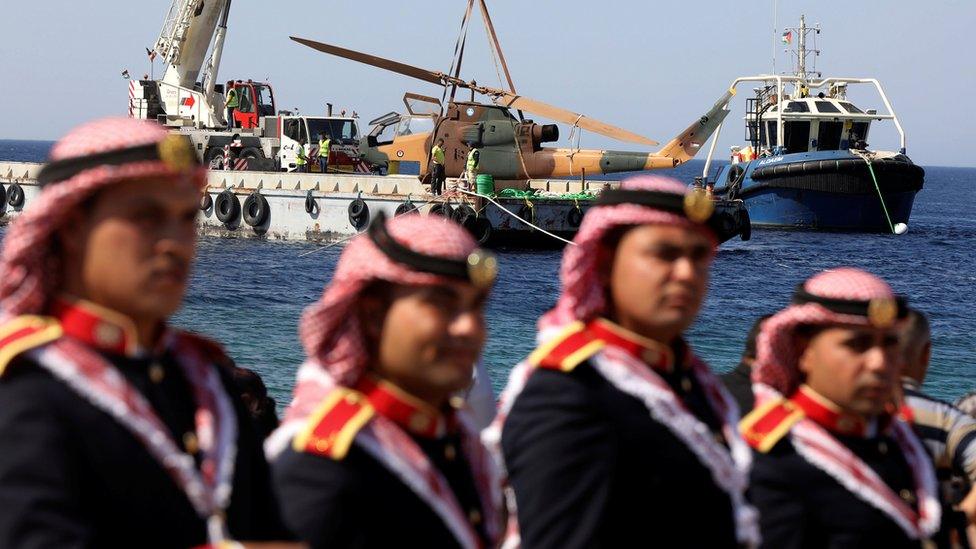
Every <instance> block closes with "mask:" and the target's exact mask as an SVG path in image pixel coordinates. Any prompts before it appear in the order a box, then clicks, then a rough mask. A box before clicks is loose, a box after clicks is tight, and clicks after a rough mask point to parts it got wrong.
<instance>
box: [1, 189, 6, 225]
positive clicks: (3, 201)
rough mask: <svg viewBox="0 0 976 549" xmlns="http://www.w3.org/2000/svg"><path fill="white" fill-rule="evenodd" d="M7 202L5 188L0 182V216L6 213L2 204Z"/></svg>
mask: <svg viewBox="0 0 976 549" xmlns="http://www.w3.org/2000/svg"><path fill="white" fill-rule="evenodd" d="M6 203H7V189H6V188H4V186H3V184H0V217H3V214H5V213H7V208H5V207H4V205H5V204H6Z"/></svg>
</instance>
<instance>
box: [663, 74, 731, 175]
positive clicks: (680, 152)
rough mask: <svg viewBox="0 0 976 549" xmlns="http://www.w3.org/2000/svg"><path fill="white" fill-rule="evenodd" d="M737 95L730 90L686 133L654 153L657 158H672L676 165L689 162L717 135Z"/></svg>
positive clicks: (686, 130) (683, 132)
mask: <svg viewBox="0 0 976 549" xmlns="http://www.w3.org/2000/svg"><path fill="white" fill-rule="evenodd" d="M733 95H735V90H734V89H732V88H730V89H729V90H728V91H726V92H725V94H723V95H722V97H720V98H719V100H718V101H716V102H715V104H714V105H712V108H711V109H709V110H708V112H706V113H705V114H703V115H702V116H701V117H699V118H698V120H695V121H694V122H693V123H692V124H691V125H690V126H688V127H687V128H685V130H684V131H682V132H681V133H679V134H678V135H677V136H675V138H674V139H672V140H671V141H668V142H667V143H666V144H665V145H664V146H663V147H661V149H660V150H659V151H657V152H656V153H654V156H656V157H663V158H670V159H672V160H673V161H674V165H675V166H677V165H678V164H681V163H684V162H687V161H689V160H691V159H692V158H694V157H695V155H696V154H698V150H699V149H701V147H702V145H704V144H705V142H706V141H708V138H709V137H711V136H712V134H713V133H715V130H716V128H718V127H719V125H720V124H721V123H722V121H723V120H725V117H726V116H728V115H729V108H728V104H729V100H731V99H732V96H733Z"/></svg>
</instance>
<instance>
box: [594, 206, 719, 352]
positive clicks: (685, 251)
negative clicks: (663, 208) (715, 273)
mask: <svg viewBox="0 0 976 549" xmlns="http://www.w3.org/2000/svg"><path fill="white" fill-rule="evenodd" d="M713 256H714V250H713V248H712V244H711V242H710V241H709V240H708V238H707V237H705V236H704V235H703V234H701V233H699V232H698V231H695V230H692V229H685V228H681V227H670V226H663V225H641V226H638V227H635V228H633V229H630V230H629V231H627V232H626V233H625V234H624V235H623V237H622V238H621V239H620V243H619V244H618V245H617V248H616V252H615V253H614V255H613V257H612V259H611V267H610V272H609V281H608V282H609V290H610V291H609V294H610V299H611V301H612V305H613V316H614V318H613V320H615V321H616V322H618V323H620V324H621V325H622V326H624V327H625V328H628V329H630V330H633V331H635V332H637V333H639V334H641V335H644V336H646V337H650V338H653V339H656V340H658V341H661V342H664V343H670V342H671V340H673V339H674V338H675V337H677V336H678V335H680V334H681V333H682V332H683V331H684V330H685V329H686V328H688V326H690V325H691V323H692V322H693V321H694V320H695V316H696V315H697V314H698V309H699V308H700V307H701V304H702V300H703V299H704V298H705V292H706V288H707V286H708V271H709V267H710V266H711V263H712V257H713Z"/></svg>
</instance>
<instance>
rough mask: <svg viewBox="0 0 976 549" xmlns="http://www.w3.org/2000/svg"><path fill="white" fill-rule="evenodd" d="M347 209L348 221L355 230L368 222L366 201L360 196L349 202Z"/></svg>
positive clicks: (360, 228)
mask: <svg viewBox="0 0 976 549" xmlns="http://www.w3.org/2000/svg"><path fill="white" fill-rule="evenodd" d="M347 211H348V212H349V223H351V224H352V226H353V227H355V228H356V230H357V231H358V230H362V229H363V228H364V227H366V225H368V224H369V206H368V205H366V201H365V200H363V199H362V198H357V199H356V200H353V201H352V202H350V203H349V208H348V210H347Z"/></svg>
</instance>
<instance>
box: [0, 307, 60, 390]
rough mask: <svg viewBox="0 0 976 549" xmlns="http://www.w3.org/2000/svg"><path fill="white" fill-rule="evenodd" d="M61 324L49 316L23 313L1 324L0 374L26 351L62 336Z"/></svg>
mask: <svg viewBox="0 0 976 549" xmlns="http://www.w3.org/2000/svg"><path fill="white" fill-rule="evenodd" d="M62 333H63V332H62V330H61V324H60V323H59V322H58V321H57V319H55V318H53V317H49V316H35V315H22V316H18V317H15V318H13V319H11V320H8V321H7V322H5V323H4V324H2V325H0V376H2V375H3V373H4V372H5V371H6V369H7V365H8V364H10V362H11V361H12V360H13V359H14V358H15V357H17V355H19V354H21V353H23V352H24V351H29V350H30V349H33V348H35V347H39V346H41V345H44V344H45V343H49V342H51V341H54V340H55V339H58V338H59V337H61V334H62Z"/></svg>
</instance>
